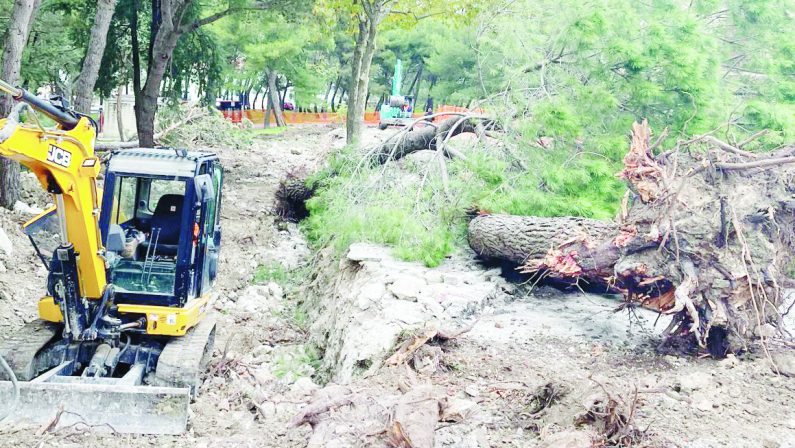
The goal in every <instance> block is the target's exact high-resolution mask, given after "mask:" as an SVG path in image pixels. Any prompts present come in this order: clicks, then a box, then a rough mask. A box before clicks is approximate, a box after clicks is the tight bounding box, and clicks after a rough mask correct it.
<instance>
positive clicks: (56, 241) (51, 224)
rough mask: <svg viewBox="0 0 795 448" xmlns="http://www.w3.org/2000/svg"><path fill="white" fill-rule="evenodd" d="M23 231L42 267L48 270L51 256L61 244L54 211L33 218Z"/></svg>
mask: <svg viewBox="0 0 795 448" xmlns="http://www.w3.org/2000/svg"><path fill="white" fill-rule="evenodd" d="M24 230H25V234H26V235H27V236H28V238H30V242H31V243H33V247H34V248H35V249H36V253H37V254H38V255H39V258H41V261H42V262H43V263H44V267H46V268H47V269H48V270H49V269H50V262H51V261H52V254H53V253H55V249H57V248H58V246H60V244H61V235H60V224H59V222H58V214H57V213H56V211H55V209H54V208H53V209H50V210H47V211H46V212H45V213H43V214H41V215H39V216H37V217H36V218H34V219H33V220H32V221H30V222H29V223H28V224H26V225H25V228H24Z"/></svg>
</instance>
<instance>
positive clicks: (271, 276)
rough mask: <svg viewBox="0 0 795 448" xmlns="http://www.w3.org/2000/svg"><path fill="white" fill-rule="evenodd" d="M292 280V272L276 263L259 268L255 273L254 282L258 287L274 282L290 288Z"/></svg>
mask: <svg viewBox="0 0 795 448" xmlns="http://www.w3.org/2000/svg"><path fill="white" fill-rule="evenodd" d="M291 279H292V275H291V274H290V272H289V271H288V270H287V269H286V268H285V267H284V266H283V265H282V264H281V263H278V262H275V263H269V264H263V265H260V266H259V267H257V270H256V271H254V279H253V282H254V284H257V285H262V284H265V283H270V282H274V283H278V284H279V286H282V287H285V286H289V282H290V280H291Z"/></svg>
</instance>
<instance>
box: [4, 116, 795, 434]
mask: <svg viewBox="0 0 795 448" xmlns="http://www.w3.org/2000/svg"><path fill="white" fill-rule="evenodd" d="M338 135H339V133H338V131H334V130H333V128H330V127H326V126H300V127H299V126H296V127H291V128H290V129H289V130H288V131H287V132H285V133H283V134H281V135H277V136H269V137H262V138H259V139H257V140H256V141H255V144H254V145H252V147H251V148H248V149H245V150H238V151H229V150H220V154H221V158H222V161H223V164H224V166H225V169H226V180H225V187H224V203H223V208H222V218H223V229H224V243H223V244H224V245H223V249H222V251H223V252H222V260H221V261H222V265H221V273H220V275H219V283H218V287H217V292H216V297H215V301H214V307H215V310H216V314H217V317H218V320H219V332H220V334H219V338H218V341H217V347H216V351H215V354H214V357H213V361H212V362H211V366H210V370H209V372H208V377H207V379H206V381H205V383H204V386H203V388H202V391H201V395H200V396H199V398H198V399H197V400H196V402H195V403H194V404H193V405H192V407H191V417H190V421H189V428H188V432H187V433H185V434H183V435H180V436H159V437H155V436H131V435H116V434H99V433H96V432H92V431H90V430H88V429H87V428H85V427H80V426H79V425H78V426H76V427H72V428H63V429H59V430H56V431H39V430H38V428H3V429H2V430H0V446H20V447H28V446H29V447H44V446H47V447H49V446H75V447H77V446H80V447H82V446H89V447H93V446H96V447H100V446H101V447H105V446H125V445H136V446H158V447H170V446H174V447H177V446H179V447H182V446H196V447H212V446H229V447H249V446H251V447H254V446H256V447H280V448H289V447H305V446H339V447H343V446H390V445H388V444H387V442H386V437H385V431H384V430H385V428H386V426H387V425H388V424H389V422H390V419H391V414H392V410H391V409H392V408H391V407H390V406H392V404H393V402H394V401H395V400H396V399H399V397H401V395H402V394H401V390H402V389H403V388H404V386H405V384H403V383H404V382H405V381H404V380H405V378H406V377H407V376H408V377H411V380H412V381H413V382H417V381H418V382H420V383H424V384H432V385H434V386H437V387H438V388H440V390H442V391H443V392H444V395H445V399H446V400H447V401H448V402H456V403H458V404H459V405H461V406H463V407H464V408H466V409H465V411H462V412H461V415H460V416H459V417H460V418H450V419H448V421H446V422H439V423H438V424H437V425H436V427H435V434H436V440H435V446H437V447H486V446H493V447H533V446H547V447H580V446H589V445H586V444H584V442H583V436H584V437H585V438H591V437H593V436H594V435H595V434H596V432H598V430H599V428H598V427H596V426H595V425H593V424H584V425H582V426H581V427H579V428H576V427H575V424H574V422H575V420H576V419H577V418H578V417H579V416H582V415H583V414H585V411H586V409H587V405H589V404H590V403H589V400H591V399H592V397H594V396H595V394H604V392H605V391H607V395H610V396H611V397H614V398H615V399H616V400H617V401H619V402H622V403H626V404H627V406H631V407H632V409H633V410H634V412H635V414H636V417H635V423H636V425H635V426H636V427H637V428H638V429H639V430H641V431H645V434H644V435H643V436H642V437H641V438H639V445H640V446H665V447H668V446H671V447H688V448H689V447H722V446H733V447H765V448H768V447H770V448H772V447H782V448H783V447H795V416H793V413H792V412H791V410H790V407H791V406H792V405H793V403H795V379H793V378H788V377H785V376H779V375H775V374H773V372H772V371H771V369H770V366H769V364H768V362H767V360H766V359H765V357H764V356H758V355H756V356H749V357H748V358H749V359H734V358H729V359H726V360H723V361H714V360H710V359H695V358H690V357H676V356H663V355H660V354H658V353H657V352H656V351H655V347H656V345H657V343H658V342H659V341H658V340H657V336H656V335H657V334H658V333H659V332H660V331H661V330H662V328H664V326H665V324H667V322H664V319H663V320H661V321H660V322H656V324H655V319H656V315H654V314H651V313H644V312H638V313H637V314H635V315H633V316H632V317H630V316H629V315H628V314H627V313H626V312H623V313H615V314H614V313H613V310H614V309H615V307H616V304H617V303H616V302H615V301H613V300H611V299H609V298H605V297H601V296H596V295H587V294H579V293H577V294H563V293H561V292H559V291H557V290H552V289H547V288H542V289H539V290H535V291H532V293H528V292H527V291H526V290H525V289H524V288H521V287H520V288H518V289H517V290H516V291H511V292H510V293H506V294H504V295H501V296H500V297H499V298H497V299H495V300H494V301H493V302H492V303H486V304H483V306H482V307H481V308H480V309H479V310H478V311H477V312H476V313H472V315H470V316H468V319H467V322H476V323H475V324H474V326H473V327H472V329H471V331H469V332H468V333H466V334H464V335H462V336H460V337H458V338H456V339H453V340H451V341H449V342H446V343H443V344H442V343H435V344H434V345H433V346H434V347H438V348H439V351H440V353H441V359H440V363H439V364H440V366H439V368H437V369H430V370H427V371H425V372H420V373H417V374H414V373H411V374H409V373H407V370H405V369H403V368H384V369H380V370H377V371H375V372H374V373H373V372H370V373H369V374H368V375H365V376H364V377H363V376H358V377H355V378H354V379H353V380H352V381H351V383H350V384H349V385H347V386H346V387H347V390H348V391H352V393H354V394H355V395H357V396H359V397H361V400H358V401H356V400H355V401H354V403H353V404H352V405H350V406H345V405H342V406H338V407H332V410H331V412H328V413H323V414H322V415H321V416H319V417H318V421H316V422H315V423H316V425H315V428H314V431H313V428H311V427H310V425H302V426H300V427H298V428H289V427H288V426H289V422H290V420H291V419H292V418H293V417H294V416H295V415H296V414H297V413H298V412H299V411H300V410H301V409H302V408H304V407H305V406H306V405H307V404H308V403H310V402H313V401H314V400H316V399H317V398H318V396H321V395H323V394H324V393H327V392H328V391H330V390H332V388H333V387H337V386H334V385H331V386H327V385H319V384H317V382H316V381H319V380H318V379H317V378H318V377H317V376H316V373H317V369H318V368H319V366H320V360H319V359H318V357H319V356H322V354H321V353H317V352H316V351H314V349H313V348H312V346H311V345H310V344H309V341H310V339H311V335H310V334H309V332H310V330H309V329H310V328H312V322H307V316H305V315H303V314H302V312H301V310H300V309H299V308H298V307H297V306H296V302H298V301H300V300H302V299H303V297H302V296H301V294H303V292H302V291H303V290H302V289H300V288H297V287H294V286H296V285H285V284H278V283H277V282H263V284H259V285H255V284H254V281H253V279H254V275H255V273H256V271H257V268H258V266H261V265H265V266H274V265H281V266H283V267H284V269H285V270H286V271H291V270H292V271H294V272H295V271H296V268H301V267H304V268H303V269H302V270H300V271H297V272H301V274H300V275H298V276H297V278H294V279H292V280H291V281H292V282H295V283H297V286H302V285H304V286H305V284H306V283H308V282H309V281H310V280H312V278H313V277H312V276H311V272H312V270H313V269H314V266H313V265H310V266H309V267H305V266H307V264H310V263H312V262H313V261H315V259H314V258H313V256H312V251H311V250H310V249H309V248H308V247H307V243H306V241H305V239H304V238H303V236H302V235H301V234H300V231H299V230H298V228H297V227H296V226H294V225H284V224H279V223H278V222H277V219H276V217H275V216H274V214H273V199H272V198H273V193H274V192H275V190H276V188H277V186H278V182H279V180H280V179H281V178H283V177H284V175H285V174H287V173H288V172H294V171H296V170H305V171H307V172H311V171H313V169H314V168H315V167H316V166H317V165H318V164H320V163H322V161H323V159H324V158H325V156H326V154H327V153H328V151H329V150H330V148H332V147H334V146H339V144H340V141H339V139H338V138H337V136H338ZM367 138H369V139H376V138H383V134H380V133H378V131H376V130H373V129H368V131H367ZM31 188H32V187H31ZM26 200H27V201H29V203H35V202H36V201H38V202H45V201H46V197H41V196H39V197H35V196H30V197H28V198H27V199H26ZM35 205H37V206H38V207H44V206H45V205H46V204H43V203H36V204H35ZM26 219H27V215H26V211H25V210H20V211H18V212H15V213H10V212H0V227H2V228H3V229H5V233H7V234H8V237H9V240H10V242H11V243H12V246H13V254H10V255H9V254H7V253H5V252H4V251H3V244H2V238H1V237H2V235H0V263H2V265H0V331H2V332H6V331H11V330H13V329H15V328H18V327H19V326H21V325H22V323H24V322H25V321H28V320H30V319H33V318H35V302H36V300H37V298H38V296H39V294H40V292H41V290H42V289H43V287H44V282H45V272H44V270H43V268H40V267H39V266H40V263H38V264H37V260H36V258H35V256H34V254H33V252H32V250H31V249H30V248H29V244H28V243H27V241H26V239H25V238H24V236H22V234H21V232H20V231H19V230H18V225H19V224H20V223H22V222H24V221H25V220H26ZM471 258H472V257H471V255H464V256H462V257H457V258H453V259H452V260H451V261H450V263H458V262H459V261H458V260H464V261H463V262H466V263H468V264H471V265H472V266H474V268H473V269H478V268H477V264H476V263H475V262H474V261H473V260H472V259H471ZM482 269H483V270H484V271H486V270H487V268H485V267H483V268H482ZM484 278H485V280H484V281H488V276H484ZM459 286H461V285H459ZM313 378H314V379H313ZM544 391H546V392H544ZM550 391H552V392H553V393H549V392H550ZM395 397H397V398H395ZM372 409H379V410H378V411H375V412H371V410H372ZM362 412H368V414H367V415H364V416H363V415H362ZM321 432H322V433H323V434H321Z"/></svg>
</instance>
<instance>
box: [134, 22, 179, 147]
mask: <svg viewBox="0 0 795 448" xmlns="http://www.w3.org/2000/svg"><path fill="white" fill-rule="evenodd" d="M180 36H181V32H180V31H179V29H178V28H177V27H176V26H175V25H174V23H173V22H172V21H171V20H163V21H162V23H161V24H160V28H159V29H158V30H157V36H155V39H154V43H153V45H152V63H151V64H150V65H149V70H148V71H147V76H146V83H145V84H144V87H143V92H142V94H141V104H140V105H138V104H136V106H138V109H139V113H140V121H139V122H138V141H139V142H140V143H141V146H142V147H144V148H151V147H154V146H155V115H156V114H157V99H158V97H159V96H160V84H161V83H162V81H163V76H164V75H165V73H166V69H167V68H168V64H169V61H171V55H172V54H174V48H176V47H177V42H178V41H179V37H180Z"/></svg>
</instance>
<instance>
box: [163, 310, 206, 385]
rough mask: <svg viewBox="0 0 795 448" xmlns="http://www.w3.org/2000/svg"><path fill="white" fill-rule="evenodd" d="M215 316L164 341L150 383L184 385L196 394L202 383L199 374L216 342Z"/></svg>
mask: <svg viewBox="0 0 795 448" xmlns="http://www.w3.org/2000/svg"><path fill="white" fill-rule="evenodd" d="M215 328H216V322H215V319H212V318H205V319H204V320H202V321H201V322H200V323H199V325H197V326H195V327H194V328H192V329H191V330H189V331H188V333H187V334H186V335H185V336H182V337H179V338H175V339H173V340H171V341H169V342H168V344H166V347H165V348H164V349H163V352H162V353H160V357H159V358H158V360H157V369H156V370H155V372H154V375H151V376H150V377H149V378H148V381H149V383H150V384H152V385H154V386H164V387H187V388H189V389H190V391H191V396H192V397H195V396H196V394H197V393H198V390H199V386H201V376H202V374H204V373H205V371H206V369H207V364H208V363H209V362H210V357H211V356H212V352H213V345H214V342H215Z"/></svg>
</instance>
